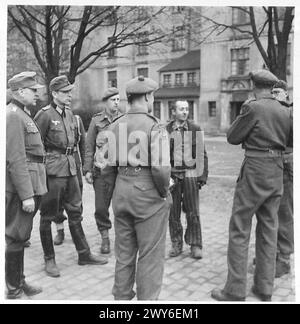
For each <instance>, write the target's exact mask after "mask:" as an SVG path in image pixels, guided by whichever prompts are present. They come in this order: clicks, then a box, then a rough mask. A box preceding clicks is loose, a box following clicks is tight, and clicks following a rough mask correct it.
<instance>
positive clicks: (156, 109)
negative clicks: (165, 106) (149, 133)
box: [153, 101, 161, 119]
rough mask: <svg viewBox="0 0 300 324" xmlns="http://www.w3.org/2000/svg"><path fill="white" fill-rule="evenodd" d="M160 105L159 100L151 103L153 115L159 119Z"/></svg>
mask: <svg viewBox="0 0 300 324" xmlns="http://www.w3.org/2000/svg"><path fill="white" fill-rule="evenodd" d="M160 107H161V102H160V101H154V103H153V115H154V116H155V117H157V118H159V119H160V116H161V110H160Z"/></svg>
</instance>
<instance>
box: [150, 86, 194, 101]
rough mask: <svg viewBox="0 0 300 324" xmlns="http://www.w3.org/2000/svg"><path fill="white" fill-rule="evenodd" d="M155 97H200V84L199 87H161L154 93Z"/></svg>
mask: <svg viewBox="0 0 300 324" xmlns="http://www.w3.org/2000/svg"><path fill="white" fill-rule="evenodd" d="M154 97H155V99H164V98H195V97H198V98H199V97H200V86H198V87H177V88H160V89H158V90H157V91H156V92H155V94H154Z"/></svg>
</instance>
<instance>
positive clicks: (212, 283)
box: [24, 138, 295, 303]
mask: <svg viewBox="0 0 300 324" xmlns="http://www.w3.org/2000/svg"><path fill="white" fill-rule="evenodd" d="M220 145H221V146H226V145H228V144H226V143H225V141H224V138H223V139H222V138H215V139H214V138H207V151H208V155H209V161H210V177H209V182H208V185H207V186H205V187H204V188H203V189H202V190H201V192H200V213H201V223H202V232H203V242H204V247H203V252H204V257H203V259H202V260H194V259H192V258H191V257H190V250H189V246H187V245H185V246H184V251H183V253H182V255H180V256H179V257H176V258H169V257H168V251H169V249H170V238H169V235H167V246H166V263H165V272H164V279H163V286H162V290H161V294H160V298H159V300H160V301H161V302H162V303H165V302H167V301H178V302H181V301H186V302H190V303H193V302H214V300H213V299H211V297H210V292H211V290H212V289H213V288H215V287H220V288H222V287H223V284H224V283H225V280H226V275H227V262H226V252H227V241H228V223H229V218H230V212H231V207H232V197H233V190H234V185H235V181H236V176H237V173H238V168H236V165H240V163H241V160H242V156H243V153H242V151H241V149H240V148H239V147H233V148H232V146H229V145H228V149H230V150H231V151H230V153H226V152H227V148H225V150H223V151H224V152H223V151H221V150H220V149H219V146H220ZM222 154H223V157H224V159H222V161H225V164H224V165H223V167H222V163H223V162H222V163H219V162H218V159H220V156H221V155H222ZM228 154H229V155H230V156H229V157H228ZM232 157H234V161H233V162H232V163H230V161H229V160H230V159H232ZM226 159H229V160H228V161H229V163H227V164H226ZM220 164H221V165H220ZM226 168H227V169H226ZM224 169H225V172H224ZM222 170H223V172H221V171H222ZM226 170H227V171H228V172H227V171H226ZM93 199H94V192H93V189H92V186H90V185H88V184H84V200H83V201H84V220H83V227H84V230H85V233H86V236H87V239H88V241H89V244H90V246H91V250H92V251H93V252H96V253H99V251H100V236H99V233H98V232H97V229H96V225H95V220H94V216H93V212H94V203H93ZM182 216H183V217H182V219H183V222H184V215H182ZM39 218H40V217H39V215H37V216H36V217H35V221H34V229H33V232H32V237H31V246H30V247H29V248H27V249H26V250H25V274H26V278H27V281H28V282H29V283H35V284H37V285H40V286H42V287H43V292H42V293H41V294H39V295H36V296H34V297H31V299H32V300H36V301H38V300H43V301H45V300H46V301H47V300H49V301H50V300H51V301H53V300H57V301H60V302H63V301H65V300H67V301H75V300H76V301H82V300H86V301H108V302H109V301H113V296H112V294H111V289H112V285H113V279H114V265H115V259H114V254H113V252H112V253H111V254H110V255H109V263H108V264H106V265H102V266H90V265H88V266H79V265H78V264H77V253H76V251H75V247H74V245H73V243H72V239H71V236H70V233H69V230H68V228H67V223H65V227H66V228H65V233H66V239H65V242H64V244H63V245H61V246H56V247H55V251H56V261H57V265H58V267H59V269H60V271H61V276H60V277H59V278H51V277H48V276H47V275H46V274H45V272H44V270H43V267H44V263H43V254H42V248H41V244H40V240H39V233H38V227H39ZM254 228H255V221H254V223H253V233H252V235H251V244H250V249H249V264H251V261H252V259H253V255H254ZM52 230H53V235H54V234H55V232H56V230H55V227H54V226H53V227H52ZM110 233H111V238H112V241H113V230H111V231H110ZM249 267H250V268H251V265H250V266H249ZM292 269H293V270H292V272H291V274H288V275H285V276H284V277H282V278H280V279H276V280H275V286H274V294H273V299H272V300H273V302H293V301H295V289H294V267H293V260H292ZM252 282H253V275H252V274H251V273H249V274H248V291H250V287H251V285H252ZM25 298H26V299H28V298H27V297H24V299H25ZM247 302H258V300H257V299H256V298H255V297H254V296H253V295H252V294H251V293H250V292H249V294H248V296H247Z"/></svg>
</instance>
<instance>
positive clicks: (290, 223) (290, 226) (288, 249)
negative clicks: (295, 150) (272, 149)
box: [277, 162, 294, 261]
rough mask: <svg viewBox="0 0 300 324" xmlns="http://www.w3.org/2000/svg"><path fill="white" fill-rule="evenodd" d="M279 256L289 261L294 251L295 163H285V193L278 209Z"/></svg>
mask: <svg viewBox="0 0 300 324" xmlns="http://www.w3.org/2000/svg"><path fill="white" fill-rule="evenodd" d="M278 221H279V227H278V239H277V257H278V259H279V260H282V261H289V260H290V255H291V254H292V253H294V210H293V163H292V162H291V163H284V170H283V195H282V197H281V201H280V206H279V210H278Z"/></svg>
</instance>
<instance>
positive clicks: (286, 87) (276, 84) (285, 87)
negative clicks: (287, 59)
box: [273, 80, 288, 91]
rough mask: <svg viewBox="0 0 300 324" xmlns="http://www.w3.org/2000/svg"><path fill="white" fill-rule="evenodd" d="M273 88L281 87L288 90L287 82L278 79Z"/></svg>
mask: <svg viewBox="0 0 300 324" xmlns="http://www.w3.org/2000/svg"><path fill="white" fill-rule="evenodd" d="M273 88H280V89H283V90H284V91H287V90H288V86H287V83H286V82H285V81H284V80H279V81H278V82H276V83H275V84H274V86H273Z"/></svg>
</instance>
